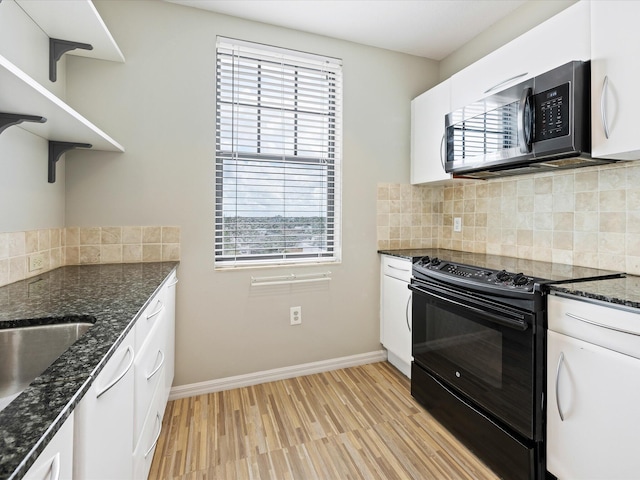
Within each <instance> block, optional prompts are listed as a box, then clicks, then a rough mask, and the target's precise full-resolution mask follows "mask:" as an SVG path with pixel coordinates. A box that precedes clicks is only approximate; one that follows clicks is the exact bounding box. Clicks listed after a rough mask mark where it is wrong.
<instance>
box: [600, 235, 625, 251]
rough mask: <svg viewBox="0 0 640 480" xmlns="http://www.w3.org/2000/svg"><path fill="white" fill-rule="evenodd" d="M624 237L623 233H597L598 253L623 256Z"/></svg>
mask: <svg viewBox="0 0 640 480" xmlns="http://www.w3.org/2000/svg"><path fill="white" fill-rule="evenodd" d="M624 251H625V235H624V234H623V233H609V232H607V233H599V234H598V253H600V254H609V255H624Z"/></svg>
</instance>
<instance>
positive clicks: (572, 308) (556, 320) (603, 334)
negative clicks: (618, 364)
mask: <svg viewBox="0 0 640 480" xmlns="http://www.w3.org/2000/svg"><path fill="white" fill-rule="evenodd" d="M547 306H548V319H549V330H552V331H554V332H558V333H562V334H565V335H568V336H570V337H574V338H577V339H579V340H583V341H585V342H590V343H595V344H597V345H601V346H603V347H605V348H610V349H611V350H614V351H616V352H620V353H624V354H626V355H631V356H632V357H636V358H640V312H637V313H636V312H632V311H629V310H621V309H619V308H616V307H614V306H606V305H601V304H596V303H594V302H589V301H582V300H574V299H572V298H566V297H560V296H558V295H549V296H548V298H547Z"/></svg>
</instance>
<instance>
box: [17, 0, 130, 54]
mask: <svg viewBox="0 0 640 480" xmlns="http://www.w3.org/2000/svg"><path fill="white" fill-rule="evenodd" d="M16 3H17V4H18V5H19V6H20V8H22V9H23V10H24V11H25V12H26V13H27V15H29V17H31V19H32V20H33V21H34V22H36V23H37V24H38V26H39V27H40V28H41V29H42V30H43V31H44V32H45V33H46V34H47V36H48V37H49V38H63V39H66V40H71V41H76V42H86V43H88V44H90V45H92V46H93V50H80V49H79V50H73V51H71V52H69V55H77V56H80V57H90V58H96V59H99V60H111V61H113V62H124V55H122V52H121V51H120V48H119V47H118V45H117V44H116V42H115V40H114V39H113V37H112V36H111V33H110V32H109V30H108V29H107V26H106V25H105V24H104V21H103V20H102V17H100V14H99V13H98V11H97V10H96V7H95V6H94V5H93V3H91V1H90V0H55V1H52V0H16Z"/></svg>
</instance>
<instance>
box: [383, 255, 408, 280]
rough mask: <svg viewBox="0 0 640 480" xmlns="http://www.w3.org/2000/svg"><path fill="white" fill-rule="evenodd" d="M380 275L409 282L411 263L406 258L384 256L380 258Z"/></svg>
mask: <svg viewBox="0 0 640 480" xmlns="http://www.w3.org/2000/svg"><path fill="white" fill-rule="evenodd" d="M382 273H383V274H384V275H388V276H390V277H393V278H397V279H398V280H403V281H405V282H408V281H409V280H411V261H410V260H407V259H406V258H399V257H391V256H388V255H384V256H383V257H382Z"/></svg>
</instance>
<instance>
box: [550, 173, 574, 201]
mask: <svg viewBox="0 0 640 480" xmlns="http://www.w3.org/2000/svg"><path fill="white" fill-rule="evenodd" d="M551 178H552V180H551V183H552V193H553V195H554V196H555V195H567V194H573V192H574V177H573V173H556V174H555V175H554V176H553V177H551Z"/></svg>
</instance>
